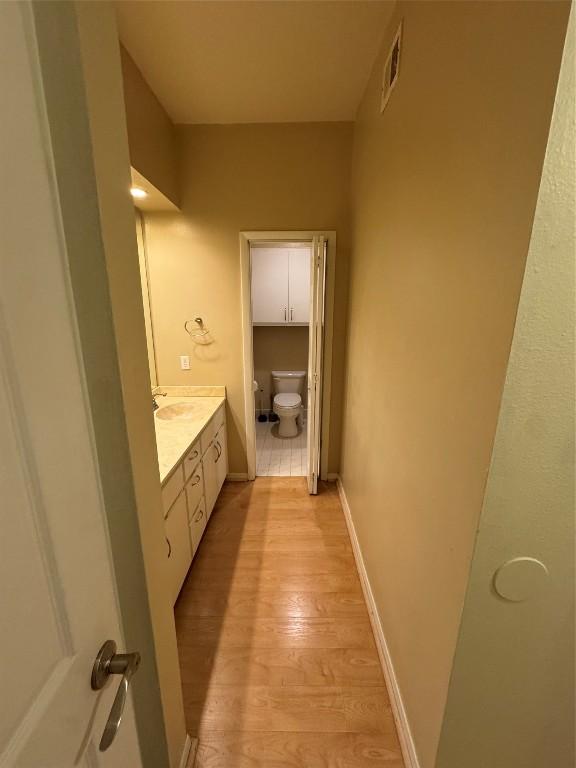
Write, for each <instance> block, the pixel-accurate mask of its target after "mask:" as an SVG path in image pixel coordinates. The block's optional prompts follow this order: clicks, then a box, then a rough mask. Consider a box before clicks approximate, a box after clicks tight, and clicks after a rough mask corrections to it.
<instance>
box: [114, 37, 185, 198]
mask: <svg viewBox="0 0 576 768" xmlns="http://www.w3.org/2000/svg"><path fill="white" fill-rule="evenodd" d="M120 56H121V62H122V82H123V87H124V106H125V110H126V126H127V129H128V144H129V148H130V164H131V165H132V166H133V167H134V168H135V169H136V170H137V171H138V172H139V173H141V174H142V176H144V177H145V178H146V179H147V180H148V181H150V182H151V183H152V184H153V185H154V186H155V187H156V188H157V189H159V190H160V191H161V192H162V193H163V194H165V195H166V197H167V198H168V199H169V200H170V201H171V202H173V203H174V204H175V205H178V203H179V200H180V185H179V178H178V171H179V169H178V152H177V146H176V129H175V127H174V124H173V123H172V121H171V120H170V118H169V117H168V115H167V114H166V112H165V110H164V107H163V106H162V104H160V102H159V101H158V99H157V98H156V96H155V95H154V93H153V92H152V89H151V88H150V86H149V85H148V83H147V82H146V80H144V78H143V77H142V74H141V73H140V70H139V69H138V67H137V66H136V64H135V63H134V60H133V59H132V57H131V56H130V54H129V53H128V51H127V50H126V49H125V48H124V47H123V46H122V45H121V46H120Z"/></svg>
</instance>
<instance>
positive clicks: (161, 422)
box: [154, 395, 226, 483]
mask: <svg viewBox="0 0 576 768" xmlns="http://www.w3.org/2000/svg"><path fill="white" fill-rule="evenodd" d="M156 402H157V403H158V405H159V406H160V408H159V409H158V410H157V411H155V412H154V427H155V429H156V446H157V449H158V464H159V467H160V482H161V483H164V481H165V480H167V479H168V477H169V476H170V474H171V473H172V470H173V469H174V468H175V467H176V466H177V464H178V463H179V462H180V461H181V460H182V459H183V458H184V456H185V454H186V452H187V451H188V449H189V448H190V446H191V445H192V443H194V442H195V441H196V440H197V439H198V438H199V437H200V435H201V434H202V431H203V430H204V427H206V425H207V424H208V422H209V421H210V419H211V418H212V417H213V416H214V414H215V413H216V411H217V410H218V408H220V406H221V405H222V404H223V403H225V402H226V398H225V397H223V396H221V395H220V396H212V397H206V396H201V397H198V396H197V397H186V396H177V395H174V396H166V397H161V396H156ZM188 402H194V403H197V404H200V405H201V407H200V408H199V409H198V413H197V414H194V418H192V419H186V420H185V421H178V420H176V419H172V420H168V419H160V418H158V413H159V411H160V410H161V409H162V408H164V407H165V406H167V405H172V404H174V403H188Z"/></svg>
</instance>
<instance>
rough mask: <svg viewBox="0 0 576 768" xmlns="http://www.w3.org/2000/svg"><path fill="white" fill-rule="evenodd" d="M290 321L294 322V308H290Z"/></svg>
mask: <svg viewBox="0 0 576 768" xmlns="http://www.w3.org/2000/svg"><path fill="white" fill-rule="evenodd" d="M290 320H291V321H292V320H294V307H290Z"/></svg>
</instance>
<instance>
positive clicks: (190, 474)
mask: <svg viewBox="0 0 576 768" xmlns="http://www.w3.org/2000/svg"><path fill="white" fill-rule="evenodd" d="M225 419H226V417H225V406H222V407H221V408H219V409H218V411H217V412H216V413H215V414H214V416H213V417H212V419H211V420H210V422H209V423H208V424H207V425H206V427H205V428H204V431H203V432H202V434H201V435H200V437H199V438H198V440H196V442H195V443H194V444H193V445H192V446H191V447H190V449H189V450H188V452H187V454H186V456H184V458H183V459H182V461H181V462H180V463H179V464H178V466H177V467H176V468H175V470H174V471H173V472H172V474H171V475H170V477H169V478H168V479H167V480H166V482H165V483H164V485H163V486H162V503H163V505H164V524H165V533H166V558H167V563H168V571H169V582H170V593H171V597H172V600H173V602H176V599H177V597H178V594H179V593H180V590H181V589H182V584H183V583H184V579H185V578H186V574H187V573H188V570H189V568H190V565H191V563H192V560H193V558H194V555H195V554H196V551H197V549H198V547H199V545H200V540H201V538H202V535H203V533H204V530H205V528H206V524H207V522H208V520H209V519H210V515H211V514H212V510H213V509H214V505H215V503H216V500H217V498H218V494H219V493H220V490H221V488H222V485H223V484H224V480H225V479H226V474H227V472H228V446H227V440H226V420H225Z"/></svg>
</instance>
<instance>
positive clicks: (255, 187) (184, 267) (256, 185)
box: [145, 123, 352, 473]
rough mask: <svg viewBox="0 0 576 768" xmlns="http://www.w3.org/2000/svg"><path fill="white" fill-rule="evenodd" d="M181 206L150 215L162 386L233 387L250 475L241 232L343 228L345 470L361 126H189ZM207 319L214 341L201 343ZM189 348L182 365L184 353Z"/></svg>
mask: <svg viewBox="0 0 576 768" xmlns="http://www.w3.org/2000/svg"><path fill="white" fill-rule="evenodd" d="M178 136H179V143H180V157H181V185H182V197H181V212H180V213H174V214H171V213H162V214H146V215H145V222H146V247H147V254H148V259H149V268H150V291H151V308H152V324H153V327H154V337H155V341H156V354H157V370H158V382H159V384H160V385H169V384H170V385H174V384H177V385H186V384H217V385H220V384H225V385H226V387H227V396H228V422H227V423H228V441H229V443H228V450H229V462H230V472H232V473H245V472H246V471H247V461H246V428H245V417H244V386H243V385H244V382H243V362H242V315H241V304H240V298H241V295H240V241H239V234H240V232H242V231H248V230H252V231H258V230H315V229H325V230H336V232H337V255H336V274H335V275H329V276H328V279H329V280H335V304H336V306H338V307H339V308H340V311H339V312H338V313H335V316H334V348H333V358H332V402H331V405H330V409H331V430H330V456H329V457H328V461H329V471H330V472H335V471H337V469H338V462H339V454H340V421H341V415H340V408H341V400H342V389H343V358H344V340H345V322H346V321H345V306H346V294H347V272H348V248H349V205H348V196H349V172H350V153H351V146H352V124H351V123H298V124H264V125H228V126H217V125H211V126H184V125H182V126H178ZM196 316H200V317H202V318H203V319H204V321H205V324H206V327H207V328H208V329H209V330H210V332H211V334H212V336H213V338H214V344H212V345H210V346H200V345H194V344H193V342H192V340H191V339H190V337H189V336H188V335H187V334H186V333H185V331H184V330H183V324H184V321H185V320H188V319H192V318H194V317H196ZM183 354H187V355H190V370H189V371H181V370H180V367H179V356H180V355H183Z"/></svg>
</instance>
